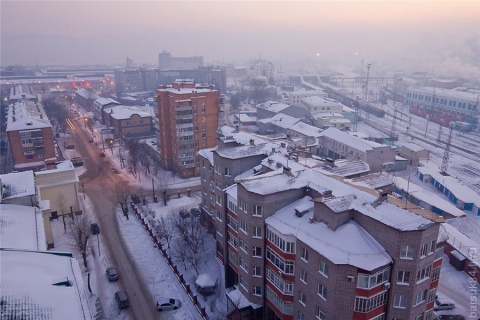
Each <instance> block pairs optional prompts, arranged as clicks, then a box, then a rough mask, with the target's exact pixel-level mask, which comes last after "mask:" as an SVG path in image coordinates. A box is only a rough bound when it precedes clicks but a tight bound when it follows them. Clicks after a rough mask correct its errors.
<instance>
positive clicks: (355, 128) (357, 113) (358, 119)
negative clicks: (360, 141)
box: [353, 96, 360, 132]
mask: <svg viewBox="0 0 480 320" xmlns="http://www.w3.org/2000/svg"><path fill="white" fill-rule="evenodd" d="M358 121H360V108H359V107H358V96H357V99H355V121H354V122H353V131H354V132H357V124H358Z"/></svg>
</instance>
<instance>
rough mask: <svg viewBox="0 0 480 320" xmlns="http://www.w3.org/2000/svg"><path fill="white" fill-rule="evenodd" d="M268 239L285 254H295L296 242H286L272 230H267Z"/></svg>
mask: <svg viewBox="0 0 480 320" xmlns="http://www.w3.org/2000/svg"><path fill="white" fill-rule="evenodd" d="M266 238H267V240H268V241H270V242H271V243H272V244H273V245H275V247H277V248H279V249H280V250H282V251H283V252H286V253H295V242H291V241H286V240H284V239H282V237H281V236H280V235H278V234H277V233H275V232H274V231H272V230H271V229H267V235H266Z"/></svg>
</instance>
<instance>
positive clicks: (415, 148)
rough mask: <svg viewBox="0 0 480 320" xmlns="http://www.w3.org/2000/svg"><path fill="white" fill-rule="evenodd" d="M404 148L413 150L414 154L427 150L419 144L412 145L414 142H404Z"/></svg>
mask: <svg viewBox="0 0 480 320" xmlns="http://www.w3.org/2000/svg"><path fill="white" fill-rule="evenodd" d="M402 147H405V148H407V149H409V150H412V151H413V152H419V151H422V150H425V148H423V147H421V146H419V145H418V144H415V143H412V142H406V141H405V142H402Z"/></svg>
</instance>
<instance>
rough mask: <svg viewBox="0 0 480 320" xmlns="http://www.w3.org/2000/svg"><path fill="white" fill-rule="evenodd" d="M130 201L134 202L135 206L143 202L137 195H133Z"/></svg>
mask: <svg viewBox="0 0 480 320" xmlns="http://www.w3.org/2000/svg"><path fill="white" fill-rule="evenodd" d="M130 199H131V200H132V202H133V203H135V204H139V203H140V202H141V201H140V198H139V197H138V196H137V195H136V194H132V195H131V196H130Z"/></svg>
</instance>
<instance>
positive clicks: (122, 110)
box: [108, 105, 151, 120]
mask: <svg viewBox="0 0 480 320" xmlns="http://www.w3.org/2000/svg"><path fill="white" fill-rule="evenodd" d="M108 113H109V114H110V116H111V117H112V118H114V119H119V120H121V119H130V118H131V117H132V116H133V115H134V114H137V115H139V116H140V117H142V118H145V117H150V116H151V115H150V114H149V113H147V112H145V111H143V110H142V109H141V108H139V107H130V106H123V105H121V106H115V107H112V108H110V109H108Z"/></svg>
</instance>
